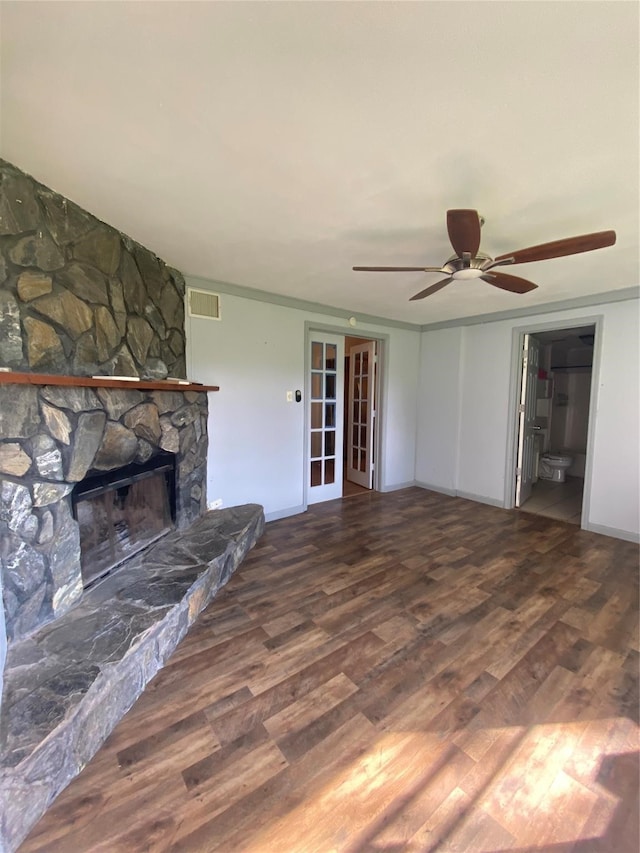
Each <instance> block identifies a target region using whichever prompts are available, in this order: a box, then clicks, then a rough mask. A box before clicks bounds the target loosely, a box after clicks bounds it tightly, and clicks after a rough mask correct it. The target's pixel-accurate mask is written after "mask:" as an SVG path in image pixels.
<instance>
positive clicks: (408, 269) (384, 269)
mask: <svg viewBox="0 0 640 853" xmlns="http://www.w3.org/2000/svg"><path fill="white" fill-rule="evenodd" d="M352 269H354V270H355V271H356V272H443V270H441V269H440V267H352Z"/></svg>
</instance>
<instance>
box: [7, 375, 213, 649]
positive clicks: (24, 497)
mask: <svg viewBox="0 0 640 853" xmlns="http://www.w3.org/2000/svg"><path fill="white" fill-rule="evenodd" d="M0 436H1V439H2V440H1V441H0V545H1V552H0V557H1V558H2V559H1V570H2V578H1V579H2V586H3V592H4V606H5V619H6V629H7V637H8V639H9V641H10V642H11V641H14V640H18V639H20V638H21V637H25V636H27V635H28V634H29V633H30V632H32V631H34V630H37V629H38V628H39V627H40V626H41V625H43V624H45V623H46V622H48V621H50V620H51V619H54V618H57V617H59V616H61V615H62V614H63V613H65V612H66V611H67V610H68V609H69V607H71V606H72V605H73V604H74V603H75V602H76V601H78V599H79V598H80V596H81V595H82V575H81V569H80V541H79V533H78V525H77V523H76V521H75V519H74V518H73V515H72V511H71V492H72V490H73V487H74V486H75V484H76V483H77V482H79V481H80V480H82V479H83V478H84V477H85V476H86V475H87V473H90V472H104V471H111V470H114V469H117V468H120V467H122V466H125V465H127V464H129V463H130V462H134V461H135V462H146V461H147V460H148V459H150V458H151V457H153V456H155V455H157V454H158V453H159V452H160V451H168V452H170V453H173V454H175V455H176V525H177V527H179V528H184V527H187V526H188V525H189V524H191V523H192V522H193V521H195V519H196V518H197V517H198V516H199V515H200V514H201V512H202V511H203V510H204V509H205V508H206V494H205V492H206V488H205V487H206V464H207V444H208V441H207V395H206V394H205V393H198V392H192V391H187V392H180V391H171V390H167V391H138V390H136V389H134V388H131V390H129V389H128V388H126V389H116V388H105V387H99V388H90V387H66V386H56V385H42V386H35V385H2V384H0ZM7 469H8V470H7Z"/></svg>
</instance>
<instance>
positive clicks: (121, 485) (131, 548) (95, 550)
mask: <svg viewBox="0 0 640 853" xmlns="http://www.w3.org/2000/svg"><path fill="white" fill-rule="evenodd" d="M72 506H73V514H74V517H75V519H76V521H77V522H78V525H79V528H80V564H81V569H82V582H83V585H84V588H85V589H87V588H88V587H90V586H92V585H93V584H95V583H96V582H97V581H98V580H100V578H103V577H104V576H105V575H107V574H109V573H110V572H111V571H113V569H115V568H116V567H117V566H119V565H120V564H121V563H123V562H124V561H125V560H128V559H129V558H130V557H132V556H133V555H134V554H137V553H138V552H139V551H141V550H142V549H143V548H146V547H147V546H148V545H150V544H151V543H152V542H155V541H156V540H157V539H159V538H160V537H161V536H164V535H165V534H166V533H169V531H170V530H172V529H173V527H174V524H175V518H176V466H175V456H174V454H172V453H161V454H158V455H157V456H154V457H152V458H151V459H149V461H148V462H145V463H131V464H130V465H126V466H124V467H123V468H118V469H116V470H114V471H107V472H105V473H100V474H92V475H90V476H89V477H86V478H85V479H84V480H82V481H81V482H79V483H77V485H76V486H75V488H74V490H73V493H72Z"/></svg>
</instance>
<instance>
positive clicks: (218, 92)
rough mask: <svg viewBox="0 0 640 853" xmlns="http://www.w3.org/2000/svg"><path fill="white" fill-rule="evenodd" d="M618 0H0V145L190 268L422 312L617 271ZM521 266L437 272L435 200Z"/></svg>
mask: <svg viewBox="0 0 640 853" xmlns="http://www.w3.org/2000/svg"><path fill="white" fill-rule="evenodd" d="M638 10H639V6H638V4H637V3H634V2H561V0H559V1H558V2H515V0H510V2H504V3H503V2H482V1H481V0H478V1H477V2H454V1H453V0H452V1H451V2H354V3H351V2H291V3H288V2H287V3H284V2H274V0H270V1H269V2H258V3H253V2H89V3H78V2H56V0H53V2H44V3H40V2H2V4H1V5H0V11H1V19H0V25H1V36H2V54H1V61H2V65H1V72H2V77H1V90H0V94H1V103H0V109H1V111H0V116H1V119H2V125H1V135H0V143H1V148H0V150H1V153H2V156H3V157H4V158H6V159H7V160H9V161H11V162H12V163H14V164H15V165H16V166H18V167H20V168H22V169H24V170H25V171H27V172H29V173H30V174H32V175H33V176H34V177H35V178H37V179H38V180H40V181H42V182H43V183H45V184H47V185H48V186H50V187H52V188H53V189H55V190H57V191H59V192H61V193H63V194H64V195H66V196H67V197H68V198H71V199H72V200H74V201H76V202H77V203H79V204H80V205H82V206H83V207H85V208H87V209H88V210H90V211H91V212H92V213H94V214H96V215H97V216H99V217H100V218H101V219H103V220H105V221H106V222H109V223H110V224H112V225H114V226H116V227H117V228H119V229H120V230H122V231H124V232H125V233H127V234H129V235H131V236H132V237H134V238H135V239H136V240H138V241H140V242H141V243H143V244H145V245H147V246H148V247H149V248H151V249H153V251H155V252H156V253H157V254H158V255H160V256H161V257H162V258H164V259H165V260H166V261H167V262H168V263H170V264H171V265H173V266H175V267H177V268H178V269H180V270H182V271H183V272H184V273H186V274H193V275H198V276H202V277H205V278H208V279H213V280H217V281H222V282H227V283H231V284H235V285H242V286H245V287H251V288H258V289H260V290H266V291H270V292H272V293H278V294H284V295H287V296H292V297H297V298H301V299H308V300H311V301H313V302H319V303H324V304H327V305H332V306H335V307H339V308H344V309H346V310H348V311H350V312H353V313H354V314H356V315H357V314H358V313H367V314H373V315H378V316H383V317H387V318H390V319H396V320H402V321H407V322H411V323H418V324H425V323H432V322H438V321H442V320H448V319H453V318H458V317H465V316H470V315H477V314H486V313H489V312H498V311H505V310H509V309H512V308H514V307H520V306H530V305H537V304H541V303H547V302H552V301H557V300H565V299H568V298H572V297H577V296H585V295H588V294H594V293H602V292H606V291H612V290H619V289H624V288H628V287H631V286H636V285H637V284H638V281H639V269H638V230H639V225H638V207H639V179H638V158H639V142H638V130H639V127H638V115H639V102H638V94H639V91H638V90H639V73H638ZM454 207H471V208H475V209H478V210H479V211H480V212H481V214H482V215H483V216H484V217H485V219H486V224H485V226H484V228H483V240H482V245H481V249H482V250H483V251H485V252H487V253H488V254H490V255H492V256H493V255H496V254H501V253H504V252H507V251H509V250H513V249H517V248H522V247H524V246H530V245H534V244H537V243H541V242H546V241H549V240H554V239H558V238H561V237H569V236H573V235H575V234H581V233H588V232H592V231H600V230H605V229H609V228H614V229H615V230H616V231H617V234H618V242H617V244H616V246H615V247H613V248H607V249H602V250H599V251H596V252H592V253H590V254H584V255H577V256H573V257H569V258H562V259H556V260H549V261H543V262H540V263H537V264H527V265H521V266H518V267H517V268H515V269H514V273H516V274H517V275H520V276H523V277H525V278H530V279H532V280H534V281H535V282H537V283H538V284H539V289H538V290H536V291H534V292H533V293H531V294H527V295H520V296H519V295H514V294H510V293H506V292H504V291H500V290H497V289H496V288H492V287H490V286H489V285H488V284H485V283H483V282H481V281H457V282H455V283H452V284H451V285H449V286H448V287H447V288H445V289H444V290H442V291H440V292H439V293H438V294H436V295H434V296H431V297H429V298H427V299H426V300H424V301H421V302H409V301H408V300H409V297H410V296H411V295H412V294H414V293H415V292H416V291H418V290H421V289H423V288H424V287H426V286H427V285H428V284H431V283H435V281H437V280H438V279H439V278H441V277H442V276H439V275H438V274H426V273H423V274H420V273H417V274H414V273H404V274H387V273H355V272H352V271H351V267H352V266H353V265H354V264H355V265H359V264H364V265H397V264H399V265H416V264H418V265H421V264H425V265H434V264H435V265H438V264H441V263H443V262H444V261H445V260H446V259H447V257H449V255H451V254H452V250H451V248H450V245H449V243H448V239H447V233H446V226H445V212H446V210H447V209H448V208H454Z"/></svg>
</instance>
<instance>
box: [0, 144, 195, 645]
mask: <svg viewBox="0 0 640 853" xmlns="http://www.w3.org/2000/svg"><path fill="white" fill-rule="evenodd" d="M183 297H184V280H183V278H182V276H181V275H180V273H178V272H176V271H175V270H172V269H170V268H169V267H167V266H166V265H165V264H164V263H163V262H162V261H161V260H159V259H158V258H157V257H156V256H155V255H154V254H153V253H152V252H150V251H149V250H147V249H145V248H144V247H142V246H140V245H138V244H137V243H134V242H133V241H132V240H130V239H129V238H128V237H127V236H125V235H124V234H121V233H120V232H118V231H116V230H115V229H114V228H111V227H110V226H108V225H105V224H104V223H103V222H100V221H99V220H98V219H96V218H95V217H94V216H92V215H91V214H89V213H87V212H86V211H84V210H82V209H81V208H79V207H78V206H77V205H75V204H73V203H72V202H71V201H69V200H67V199H65V198H63V197H62V196H60V195H58V194H57V193H54V192H52V191H51V190H49V189H47V188H46V187H44V186H43V185H42V184H39V183H38V182H37V181H35V180H33V178H31V177H29V176H28V175H26V174H24V173H23V172H21V171H19V170H18V169H16V168H15V167H13V166H12V165H10V164H9V163H6V162H5V161H1V160H0V366H3V367H9V368H11V369H13V370H16V371H24V372H37V373H49V374H71V375H82V376H92V375H94V374H100V375H107V376H109V375H112V376H123V375H125V376H138V377H140V378H143V379H153V380H156V379H163V378H164V377H166V376H167V374H169V375H171V376H177V377H184V376H185V337H184V299H183ZM206 419H207V398H206V394H204V393H191V392H187V393H182V392H179V391H174V390H170V391H159V392H148V393H146V392H143V391H140V390H137V389H134V388H133V387H132V388H131V390H129V389H128V388H127V389H124V390H115V389H108V388H77V387H68V386H56V385H43V386H32V385H15V384H14V385H12V384H0V561H1V565H0V571H1V580H2V588H3V597H4V610H5V618H6V629H7V635H8V637H9V639H10V640H17V639H20V638H21V637H24V636H25V635H27V634H29V633H31V632H33V631H34V630H36V629H37V628H38V627H39V626H41V625H42V624H44V623H46V622H48V621H50V620H51V619H53V618H54V617H57V616H60V615H62V614H63V613H64V612H65V611H67V610H68V609H69V607H71V605H72V604H73V603H74V602H75V601H77V600H78V598H79V597H80V596H81V594H82V580H81V573H80V549H79V532H78V526H77V524H76V522H75V521H74V519H73V517H72V512H71V491H72V489H73V486H74V485H75V483H77V482H78V481H79V480H81V479H83V478H84V477H85V476H86V475H87V474H90V473H93V472H96V471H108V470H113V469H115V468H118V467H120V466H122V465H126V464H128V463H129V462H132V461H137V462H144V461H146V460H147V459H149V458H150V457H151V456H153V455H154V454H156V453H159V452H160V451H169V452H172V453H175V454H176V455H177V460H176V462H177V483H176V486H177V523H178V526H179V527H185V526H187V525H188V524H190V523H191V522H192V521H194V520H195V519H196V518H197V517H198V515H200V513H201V512H202V510H203V509H204V508H205V506H206V495H205V471H206V457H207V425H206Z"/></svg>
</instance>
